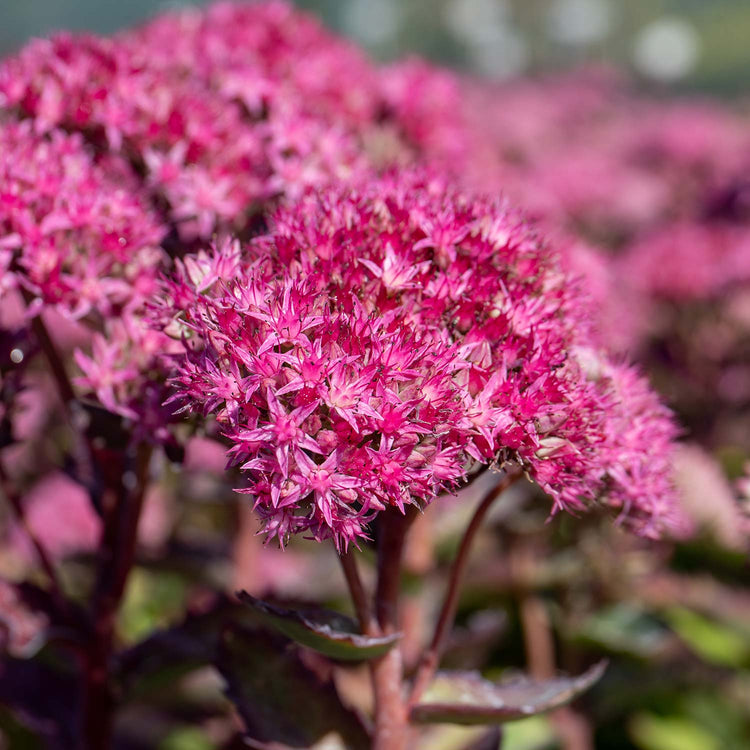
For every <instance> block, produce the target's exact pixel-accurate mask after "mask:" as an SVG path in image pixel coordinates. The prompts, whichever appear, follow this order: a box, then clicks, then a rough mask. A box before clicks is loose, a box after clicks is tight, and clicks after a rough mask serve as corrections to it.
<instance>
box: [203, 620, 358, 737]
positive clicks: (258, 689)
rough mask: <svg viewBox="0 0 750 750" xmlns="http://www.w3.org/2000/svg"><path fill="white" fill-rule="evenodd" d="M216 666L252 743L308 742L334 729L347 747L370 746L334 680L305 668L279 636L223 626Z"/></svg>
mask: <svg viewBox="0 0 750 750" xmlns="http://www.w3.org/2000/svg"><path fill="white" fill-rule="evenodd" d="M216 666H217V667H218V669H219V671H220V672H221V674H222V676H223V677H224V679H225V680H226V683H227V691H226V692H227V695H228V697H229V698H230V700H231V701H232V702H233V703H234V705H235V707H236V708H237V711H238V712H239V714H240V716H242V718H243V720H244V721H245V725H246V728H247V733H248V735H249V737H251V738H252V739H253V740H255V741H256V743H258V742H259V743H280V744H281V745H282V746H287V747H290V748H302V747H304V748H309V747H310V746H311V745H314V744H315V743H316V742H318V741H319V740H320V739H321V738H323V737H325V736H326V735H329V734H331V733H336V734H338V735H339V736H340V737H341V738H342V740H343V744H344V746H345V747H346V748H349V750H359V749H360V748H361V749H362V750H365V748H369V747H370V738H369V736H368V734H367V732H366V731H365V728H364V726H363V724H362V722H361V721H360V719H359V717H358V716H357V715H356V714H355V713H353V712H352V711H350V710H349V709H347V708H346V707H345V706H344V705H343V704H342V703H341V700H340V699H339V697H338V695H337V693H336V690H335V688H334V686H333V683H332V682H331V681H330V680H326V679H323V678H322V677H321V676H320V675H319V674H316V673H314V672H312V671H311V670H310V669H308V668H307V667H306V666H305V665H304V664H303V663H302V661H301V660H300V658H299V653H298V651H297V649H295V648H290V647H285V642H284V641H283V640H281V639H279V638H278V637H276V636H272V635H270V634H267V633H258V632H251V631H247V630H245V629H241V628H232V629H229V630H226V631H225V632H224V634H223V637H222V642H221V646H220V649H219V658H218V661H217V665H216Z"/></svg>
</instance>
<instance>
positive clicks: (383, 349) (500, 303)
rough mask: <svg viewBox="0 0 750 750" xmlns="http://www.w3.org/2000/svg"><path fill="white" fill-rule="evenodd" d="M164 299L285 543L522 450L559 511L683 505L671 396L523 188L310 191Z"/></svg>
mask: <svg viewBox="0 0 750 750" xmlns="http://www.w3.org/2000/svg"><path fill="white" fill-rule="evenodd" d="M162 314H163V315H164V316H165V317H164V320H165V321H166V322H167V326H168V328H170V329H171V331H172V333H173V334H175V335H180V336H182V337H183V338H184V341H185V342H186V346H187V352H188V354H187V357H186V358H185V360H184V361H183V363H182V365H181V366H180V367H179V370H178V375H177V376H176V378H175V381H174V385H175V387H176V388H177V390H178V392H179V393H180V395H181V396H182V399H183V401H184V404H185V407H186V408H187V409H190V410H192V411H202V412H203V413H205V414H213V415H215V416H216V418H217V419H218V421H219V422H220V424H221V426H222V428H223V431H224V434H225V436H226V437H227V438H228V439H229V441H230V443H231V449H230V454H231V456H232V458H233V461H234V462H235V463H236V464H239V465H240V467H241V468H242V469H243V470H244V471H245V472H246V473H247V476H248V480H249V481H248V487H247V492H249V493H251V494H253V495H254V496H255V498H256V507H257V510H258V512H259V513H260V515H261V517H262V518H263V520H264V522H265V528H266V531H267V532H268V533H269V534H271V535H277V536H278V537H279V538H280V539H281V540H282V541H283V540H284V539H285V538H286V537H287V536H288V535H289V534H290V533H293V532H299V531H307V532H310V533H312V535H313V536H315V537H316V538H325V537H329V536H332V537H334V538H335V539H336V540H337V542H339V543H341V544H344V545H345V544H346V543H348V542H349V541H351V540H353V539H356V538H357V537H359V536H363V535H365V534H366V529H365V525H366V524H367V522H368V521H369V520H371V519H372V518H373V516H374V514H375V513H376V512H377V511H379V510H382V509H384V508H386V507H389V506H395V507H398V508H402V509H403V507H404V506H405V505H408V504H413V503H417V504H419V503H426V502H429V501H430V500H431V499H432V498H433V497H435V496H436V495H437V494H438V493H440V492H441V491H445V490H450V489H452V488H454V487H456V486H457V485H459V484H460V483H461V482H462V480H464V479H465V478H466V476H467V473H468V472H470V471H471V470H472V469H473V468H474V467H476V466H478V465H481V464H501V465H502V464H504V463H506V462H518V463H520V464H521V465H522V466H523V467H524V468H525V469H526V470H527V471H528V472H529V473H530V474H531V475H533V476H534V477H535V478H536V479H537V481H538V482H539V484H540V485H541V486H542V487H543V488H544V489H545V490H547V491H548V492H549V493H550V494H551V495H552V497H553V498H554V500H555V504H556V507H558V508H567V509H569V510H576V509H581V508H583V507H584V506H585V505H587V504H589V503H590V502H592V501H594V500H596V499H599V498H602V499H604V500H605V502H607V503H608V504H609V505H611V506H613V507H615V508H617V509H619V510H621V511H622V512H623V513H624V515H625V516H627V517H629V518H630V519H631V520H632V521H633V523H634V525H635V526H637V527H638V528H639V530H641V531H643V532H645V533H650V532H655V531H656V530H658V529H659V528H661V527H662V526H663V525H664V524H665V523H667V524H668V523H669V522H670V520H672V519H670V514H671V512H672V508H673V501H674V498H673V496H672V494H671V490H670V487H669V482H668V479H667V475H666V474H664V476H662V474H663V472H664V470H665V465H666V463H667V461H668V452H669V443H670V440H671V439H672V438H673V436H674V429H673V427H672V423H671V421H670V419H669V416H668V414H667V413H666V412H665V411H664V410H663V409H662V408H661V407H660V406H659V405H658V402H657V400H656V399H655V398H654V397H653V396H652V395H651V394H650V392H649V391H648V389H647V388H646V386H645V385H644V384H643V382H642V381H641V380H640V379H639V378H638V377H637V376H636V375H634V374H633V373H632V372H630V371H628V370H626V369H623V368H621V367H618V366H615V365H613V364H611V363H609V362H608V361H607V360H606V359H605V358H603V355H602V354H601V353H600V352H598V351H597V350H595V349H594V348H592V345H591V342H590V339H589V338H588V336H587V330H588V324H587V317H586V312H585V306H583V305H582V304H581V303H580V302H579V301H577V290H576V285H575V283H574V281H573V279H572V278H571V277H570V276H568V275H566V274H565V273H563V272H562V271H561V269H560V267H559V265H558V263H557V259H556V257H555V256H554V254H553V253H552V252H551V251H550V250H549V249H548V248H547V247H546V246H545V245H544V244H543V243H541V242H540V241H539V240H538V239H537V238H536V237H535V236H534V235H533V233H531V232H530V230H529V229H528V228H527V227H526V226H525V225H524V224H523V222H522V221H521V220H520V219H519V217H518V216H516V215H515V214H513V213H512V212H511V211H510V210H509V209H508V207H507V205H505V204H504V203H503V202H501V201H489V200H482V199H477V198H472V197H468V196H466V195H463V194H462V193H460V192H458V191H456V190H454V189H452V188H450V187H449V186H447V185H446V183H445V182H444V181H443V180H441V179H438V178H431V177H424V176H419V175H414V174H408V175H400V176H398V175H396V176H392V177H387V178H385V179H383V180H379V181H378V180H371V181H368V182H367V183H366V184H365V186H364V187H362V188H360V189H342V188H331V189H329V190H327V191H324V192H322V193H314V194H310V195H308V196H306V197H305V198H304V199H303V200H302V201H301V202H299V203H298V204H297V205H295V206H294V207H290V208H288V209H283V210H280V211H279V212H278V213H277V214H276V215H275V216H274V218H273V221H272V225H271V231H270V233H269V235H267V236H265V237H262V238H258V239H256V240H254V241H252V242H250V243H249V244H248V245H247V246H245V247H244V248H240V246H239V245H238V244H237V243H232V242H229V243H225V244H223V245H220V246H219V247H217V248H215V249H214V251H213V252H212V253H211V254H200V255H198V256H196V257H191V258H187V259H185V261H184V262H182V263H181V264H180V274H179V276H178V278H177V280H174V281H172V282H169V283H168V285H167V293H166V297H165V303H164V307H163V308H162ZM646 437H648V439H649V441H650V445H651V449H652V450H653V451H655V452H661V453H662V454H663V455H664V459H663V462H662V461H661V460H660V461H658V462H656V463H655V464H654V463H650V462H648V461H645V460H644V459H643V458H642V453H643V443H641V442H640V441H641V440H642V439H644V438H646Z"/></svg>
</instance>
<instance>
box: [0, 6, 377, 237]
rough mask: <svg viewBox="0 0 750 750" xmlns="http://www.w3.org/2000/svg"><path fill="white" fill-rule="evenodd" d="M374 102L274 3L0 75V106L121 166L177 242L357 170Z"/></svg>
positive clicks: (56, 43) (349, 58) (129, 36)
mask: <svg viewBox="0 0 750 750" xmlns="http://www.w3.org/2000/svg"><path fill="white" fill-rule="evenodd" d="M379 101H380V100H379V97H378V79H377V75H376V71H375V69H374V68H373V67H372V66H371V65H370V64H369V63H368V61H367V60H366V59H365V57H364V56H363V55H362V53H360V52H359V51H358V50H357V49H356V48H355V47H354V46H352V45H350V44H348V43H346V42H344V41H343V40H340V39H338V38H336V37H334V36H333V35H331V34H330V33H328V32H327V31H325V30H324V29H323V28H322V27H321V26H320V25H319V24H318V23H317V22H316V21H314V20H312V19H311V18H308V17H307V16H305V15H303V14H301V13H299V12H297V11H295V10H293V8H292V7H291V6H290V5H288V4H286V3H283V2H270V3H262V4H255V3H253V4H232V3H218V4H215V5H212V6H210V7H209V8H208V9H207V10H206V11H198V10H192V11H191V10H185V11H181V12H175V13H169V14H165V15H163V16H160V17H159V18H157V19H156V20H154V21H153V22H152V23H150V24H148V25H146V26H145V27H143V28H140V29H136V30H134V31H128V32H125V33H123V34H120V35H118V36H116V37H113V38H99V37H93V36H71V35H68V34H60V35H58V36H55V37H53V38H52V39H50V40H39V41H35V42H33V43H31V44H29V45H27V46H26V47H25V48H24V49H23V50H22V51H21V53H20V54H19V55H18V56H17V57H15V58H12V59H10V60H8V61H6V63H5V64H4V66H3V67H2V69H0V104H4V106H5V107H7V108H15V109H16V110H17V111H18V112H19V113H21V114H22V115H23V116H25V117H32V118H34V121H35V127H36V129H37V130H41V131H45V130H48V129H50V128H54V127H58V126H64V127H65V128H69V129H74V130H78V131H81V132H84V133H86V135H87V137H88V138H89V139H91V140H92V141H93V142H96V143H98V144H100V145H101V146H103V147H104V148H106V149H108V150H109V151H110V152H114V153H118V154H122V155H124V156H125V157H126V158H128V159H129V160H131V161H132V162H133V163H134V164H135V165H136V166H137V168H138V169H140V170H141V171H145V173H146V181H147V184H148V185H149V187H150V189H151V190H152V191H153V193H154V194H155V195H156V196H157V197H158V199H159V201H162V202H164V203H165V204H166V207H167V209H168V215H169V217H170V219H171V221H172V222H173V223H174V224H175V225H176V227H177V230H178V231H179V234H180V237H182V238H183V239H188V240H189V239H191V238H194V237H203V238H207V237H210V236H211V234H212V232H213V231H214V230H216V229H219V228H227V229H232V230H235V231H239V230H242V229H244V228H245V227H246V225H247V224H248V223H250V221H251V220H252V216H253V214H254V213H257V212H258V210H259V209H262V208H263V206H264V204H265V203H266V202H267V201H269V200H270V199H272V198H274V197H275V196H277V195H279V194H282V195H291V196H295V195H298V194H299V192H300V190H301V189H303V188H304V186H306V185H308V184H318V183H320V182H322V181H325V180H328V179H331V178H338V179H343V178H346V177H347V176H348V175H349V174H350V173H351V172H352V171H356V170H357V169H358V168H359V167H361V166H362V165H363V164H365V163H366V159H365V156H364V154H363V152H362V148H361V144H360V141H359V139H358V137H357V135H358V132H359V130H361V129H364V128H365V127H366V126H369V125H370V123H372V122H373V121H374V119H375V115H376V112H377V109H378V107H379Z"/></svg>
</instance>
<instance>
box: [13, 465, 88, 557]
mask: <svg viewBox="0 0 750 750" xmlns="http://www.w3.org/2000/svg"><path fill="white" fill-rule="evenodd" d="M23 502H24V513H25V516H26V522H27V523H28V525H29V527H30V529H31V530H32V531H33V533H34V536H35V537H36V538H37V539H38V540H39V542H40V543H41V545H42V546H43V547H44V548H45V550H46V551H47V552H48V553H49V554H50V555H51V556H52V557H53V558H63V557H66V556H67V555H70V554H72V553H75V552H90V551H92V550H94V549H96V546H97V544H98V543H99V535H100V533H101V520H100V519H99V516H97V514H96V512H95V511H94V508H93V506H92V505H91V501H90V500H89V496H88V493H87V492H86V490H85V489H84V488H83V487H82V486H81V485H80V484H78V483H76V482H74V481H73V480H72V479H70V478H69V477H67V476H66V475H65V474H62V473H61V472H55V473H52V474H48V475H47V476H46V477H44V478H43V479H41V480H40V481H39V482H37V483H36V484H35V485H34V486H33V487H32V488H31V490H30V491H29V492H28V493H27V495H26V497H25V498H24V500H23ZM10 543H11V544H12V545H13V546H14V547H15V549H16V551H17V553H18V554H19V555H21V556H22V557H23V558H25V559H26V560H27V562H29V563H35V562H37V561H36V558H35V552H34V549H33V547H32V546H31V543H30V542H29V540H28V537H27V536H26V534H25V532H24V530H23V529H22V528H19V527H15V528H14V530H13V531H12V533H11V540H10Z"/></svg>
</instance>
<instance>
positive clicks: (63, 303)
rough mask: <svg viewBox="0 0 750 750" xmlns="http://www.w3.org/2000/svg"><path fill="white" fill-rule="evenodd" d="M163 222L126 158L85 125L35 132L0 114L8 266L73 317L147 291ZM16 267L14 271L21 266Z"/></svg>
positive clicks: (38, 298) (37, 300)
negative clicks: (103, 147)
mask: <svg viewBox="0 0 750 750" xmlns="http://www.w3.org/2000/svg"><path fill="white" fill-rule="evenodd" d="M164 234H165V230H164V227H163V226H162V224H161V222H160V221H159V218H158V216H157V214H156V213H155V212H154V211H153V210H152V209H151V208H150V205H149V202H148V200H147V199H146V197H145V196H144V194H143V191H142V190H141V187H140V184H139V182H138V180H137V178H136V177H135V175H134V174H133V172H132V171H131V170H130V167H129V166H128V164H127V163H125V162H124V161H123V160H122V159H120V158H118V157H116V156H109V155H107V156H104V157H102V158H96V157H95V156H94V155H93V153H92V152H91V151H90V150H89V149H88V148H87V147H86V145H85V143H84V141H83V139H82V138H81V136H80V135H77V134H74V135H68V134H66V133H63V132H62V131H60V130H52V131H51V132H49V133H48V134H47V135H38V134H37V133H36V132H35V130H34V123H33V122H32V121H29V120H27V121H24V122H17V121H15V120H10V119H6V120H0V246H1V247H2V248H3V250H4V252H5V254H6V255H5V266H6V268H5V273H6V274H11V275H12V278H6V280H5V281H4V282H0V284H3V285H5V286H8V285H10V284H11V283H12V282H13V281H16V282H18V283H19V284H20V286H21V287H22V288H23V289H24V290H25V291H26V292H27V294H28V295H29V296H30V297H31V298H33V300H34V301H33V303H32V305H33V307H34V308H39V307H41V306H42V305H49V306H54V307H57V308H58V309H59V310H61V311H63V312H65V313H66V314H67V315H68V316H70V317H72V318H83V317H85V316H89V315H92V316H98V317H99V318H110V317H113V316H115V315H118V314H119V313H120V312H121V311H122V310H124V309H125V308H127V307H128V306H132V305H133V304H134V303H135V304H138V302H139V301H141V300H143V299H145V298H146V297H148V296H149V295H150V294H151V293H152V292H153V289H154V281H155V277H156V273H157V269H158V268H159V266H160V265H161V263H162V258H163V251H162V250H161V247H160V243H161V241H162V239H163V237H164ZM14 271H15V272H14Z"/></svg>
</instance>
